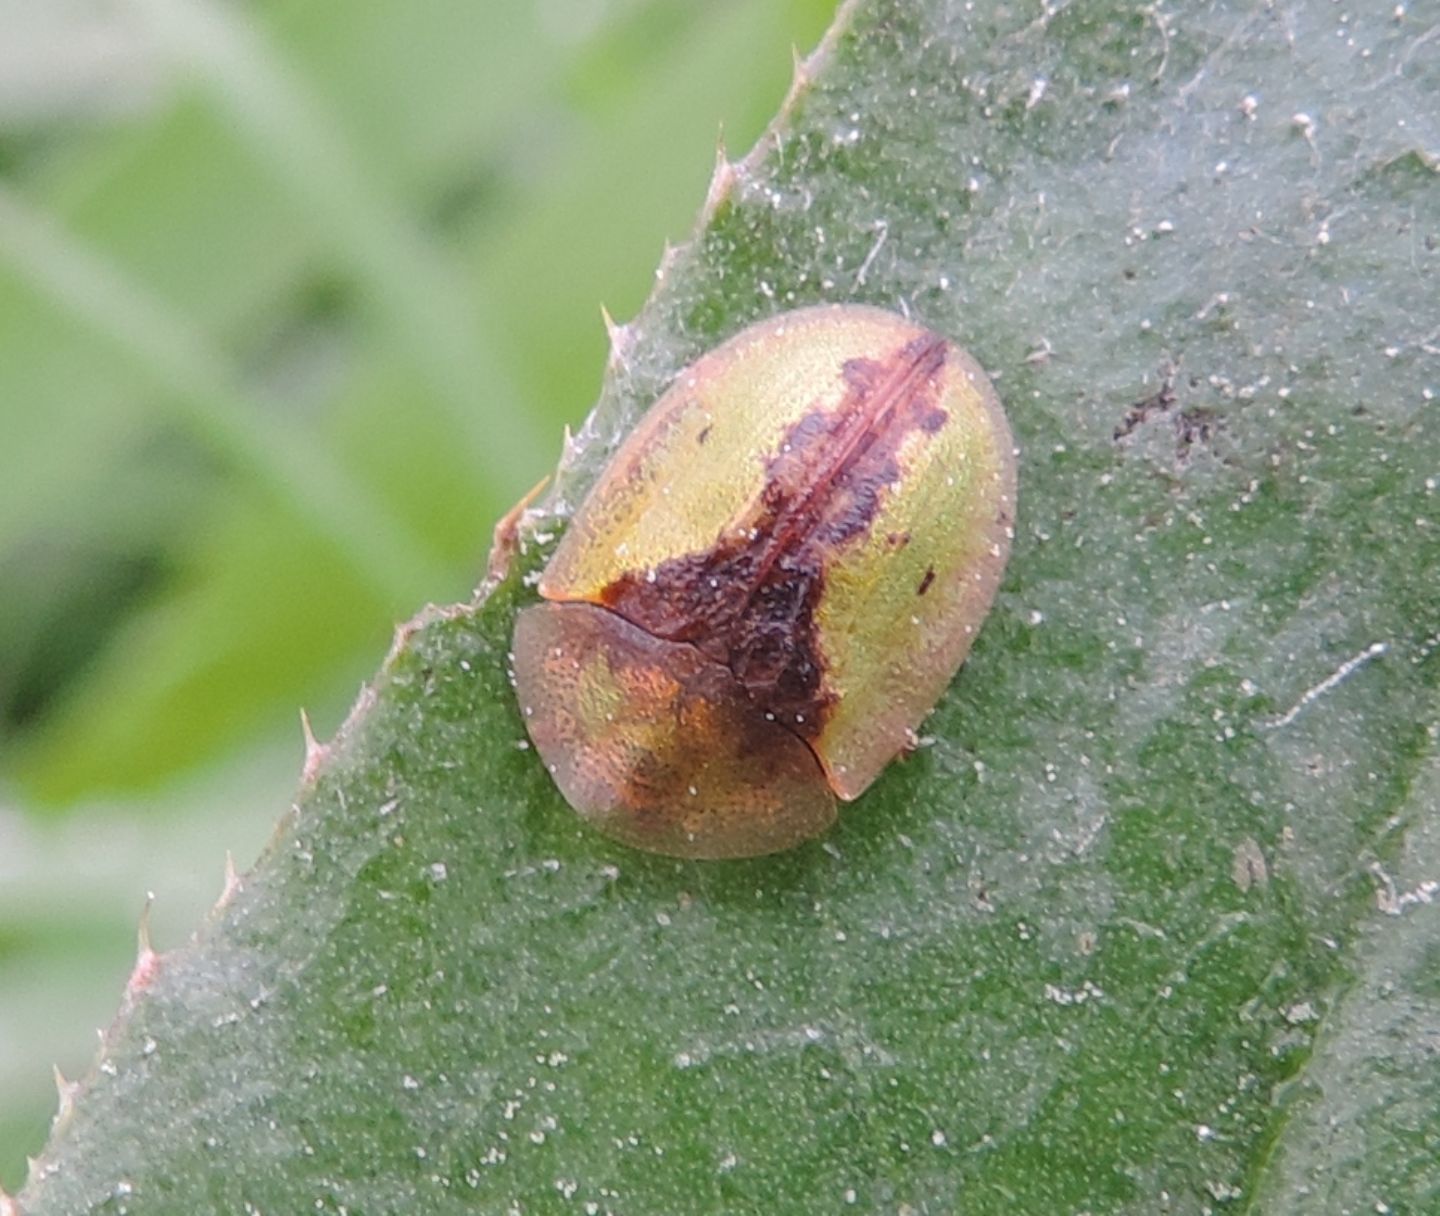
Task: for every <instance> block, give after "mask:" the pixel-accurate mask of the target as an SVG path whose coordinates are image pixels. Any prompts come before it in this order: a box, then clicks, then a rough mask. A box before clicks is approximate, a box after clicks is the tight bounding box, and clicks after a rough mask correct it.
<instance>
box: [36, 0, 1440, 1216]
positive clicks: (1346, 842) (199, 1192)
mask: <svg viewBox="0 0 1440 1216" xmlns="http://www.w3.org/2000/svg"><path fill="white" fill-rule="evenodd" d="M1435 29H1436V27H1435V26H1434V25H1433V22H1432V24H1430V25H1428V26H1427V25H1426V24H1425V21H1424V18H1421V17H1417V16H1415V15H1413V14H1409V13H1406V12H1404V11H1402V10H1398V9H1397V10H1395V11H1394V12H1387V13H1384V14H1380V13H1378V12H1371V11H1367V12H1363V13H1353V12H1352V13H1343V12H1341V11H1340V10H1337V9H1334V8H1332V7H1329V6H1325V7H1320V6H1299V7H1296V8H1292V9H1287V10H1284V11H1283V12H1282V11H1279V10H1276V9H1273V8H1270V7H1264V6H1252V5H1248V4H1244V3H1239V2H1238V0H1237V2H1232V3H1219V2H1214V3H1200V2H1199V0H1196V2H1194V3H1189V4H1184V5H1180V6H1177V8H1176V9H1175V10H1173V11H1172V10H1170V9H1168V8H1165V9H1162V8H1159V7H1156V6H1153V5H1145V6H1140V5H1135V4H1122V3H1118V2H1113V0H1112V2H1107V3H1096V4H1091V5H1083V6H1082V5H1076V6H1073V7H1071V8H1068V9H1064V10H1058V11H1057V10H1053V9H1045V10H1043V11H1041V12H1040V14H1039V15H1038V16H1032V15H1031V14H1029V13H1028V12H1026V13H1023V14H1022V13H1017V12H1014V11H1012V10H1010V9H1006V8H1000V7H997V8H986V9H985V11H984V12H975V11H972V6H960V5H953V4H949V3H944V2H943V0H927V2H923V3H922V2H919V0H864V2H861V3H856V4H854V5H851V6H848V7H847V16H846V18H845V19H844V20H842V22H841V24H840V25H839V26H838V27H837V29H836V31H835V33H834V34H833V36H832V39H831V41H830V43H829V45H828V48H827V49H826V50H824V51H822V52H821V54H820V55H819V56H818V57H817V59H816V60H813V61H812V62H811V64H810V65H809V68H810V70H813V74H814V75H813V81H812V83H810V84H809V85H808V86H807V87H802V88H800V89H799V90H798V92H797V95H796V97H795V99H794V100H793V102H792V104H790V105H789V106H788V107H787V109H786V111H785V112H784V113H783V114H782V115H781V117H780V119H779V120H778V122H777V125H776V127H775V128H774V129H773V131H772V132H771V134H770V135H769V136H767V137H766V138H765V139H764V140H763V141H762V142H761V144H760V145H759V146H758V147H757V149H756V150H755V152H754V153H752V154H751V156H749V157H748V158H747V159H746V160H745V161H743V162H741V163H740V164H739V165H738V166H736V176H735V178H734V180H733V182H729V184H728V188H723V189H719V190H717V191H716V192H715V194H714V195H712V202H711V205H710V206H709V207H707V210H706V213H705V216H704V219H703V224H702V228H701V230H700V232H699V235H698V237H697V239H696V241H695V242H694V243H693V244H692V245H690V246H688V247H686V248H685V249H683V250H682V251H681V252H680V253H679V255H678V256H676V257H674V258H672V259H669V260H668V261H667V263H666V265H665V266H664V267H663V277H662V280H661V283H660V286H659V288H658V289H657V292H656V294H655V295H654V296H653V297H652V299H651V301H650V303H649V304H648V305H647V307H646V308H645V310H644V311H643V312H642V314H641V315H640V317H639V318H638V319H637V321H636V322H635V323H634V325H633V326H632V327H630V328H629V329H628V330H627V331H625V332H624V333H623V334H622V344H621V346H620V347H619V348H618V352H619V355H620V357H619V358H618V360H617V362H616V364H615V368H614V371H613V373H612V375H611V376H610V377H609V378H608V380H607V383H606V386H605V390H604V392H603V394H602V399H601V402H600V405H599V407H598V409H597V411H596V413H595V415H594V416H593V417H592V419H591V421H590V422H589V423H588V424H587V427H586V428H585V431H584V433H583V434H582V436H581V437H580V440H579V443H578V444H577V447H576V451H575V454H574V458H573V460H571V461H570V462H569V464H568V466H567V467H566V468H565V469H564V470H562V473H561V475H560V479H559V481H558V484H557V486H556V488H555V491H554V493H553V494H552V496H551V498H550V499H549V500H548V502H547V503H546V504H544V505H543V506H542V508H541V509H540V510H539V512H537V513H536V514H535V515H534V516H532V517H531V519H530V525H531V526H530V531H529V533H528V535H529V537H530V539H531V541H532V542H533V543H532V544H531V545H530V546H529V548H528V549H527V552H526V553H525V554H524V555H523V558H522V560H521V561H520V562H519V563H518V566H519V569H517V571H516V572H515V573H514V574H513V575H512V577H511V578H510V579H509V580H508V581H507V582H505V583H504V584H503V585H502V586H501V587H500V588H499V589H498V590H497V591H496V592H495V593H494V594H492V595H491V596H490V597H489V598H488V599H487V600H484V601H483V602H482V603H480V604H478V605H476V606H470V607H459V608H455V609H451V610H446V611H432V612H430V613H427V614H426V615H424V616H423V617H422V618H421V619H420V620H419V621H418V622H417V624H416V625H415V626H414V627H413V629H412V630H410V631H408V632H407V633H406V634H405V635H404V636H403V637H402V638H401V640H400V642H399V644H398V645H397V648H396V650H395V651H394V653H393V654H392V656H391V658H390V660H389V661H388V662H387V663H386V665H385V667H384V669H383V671H382V673H381V675H380V677H379V678H378V679H377V681H376V682H375V684H374V686H373V689H372V691H371V692H369V693H367V694H366V695H365V696H364V697H362V699H361V702H360V704H359V705H358V706H357V708H356V711H355V713H354V714H353V715H352V717H351V719H350V721H349V723H348V724H347V726H346V727H345V728H344V729H343V730H342V732H341V734H340V736H339V738H338V739H337V741H336V742H335V744H333V745H332V747H331V748H329V749H327V750H326V751H325V752H324V753H323V754H321V755H317V756H316V757H315V758H314V763H313V764H312V765H311V766H310V771H309V775H308V776H307V779H306V781H305V783H304V784H303V786H302V789H301V792H300V795H299V797H298V799H297V801H296V805H295V807H294V809H293V810H292V812H291V813H290V814H289V815H288V816H287V817H286V818H285V819H284V820H283V821H282V824H281V826H280V828H279V829H278V832H277V836H276V838H275V841H274V843H273V845H272V847H271V849H270V850H269V852H268V853H267V855H266V856H265V857H264V858H263V859H262V861H261V863H260V864H259V865H258V866H257V867H256V869H255V871H254V872H253V873H252V874H250V875H249V876H247V877H246V879H245V880H244V882H243V884H242V885H241V887H240V888H239V889H238V890H236V891H234V892H232V893H231V894H230V896H229V897H228V899H227V900H226V901H224V903H223V906H221V907H219V908H217V911H216V913H215V915H214V916H213V917H212V918H211V920H210V921H209V922H208V923H207V924H206V925H205V926H204V927H203V928H202V930H201V932H200V934H199V936H198V939H197V941H196V942H195V943H194V944H192V945H188V946H185V947H182V948H181V949H179V950H176V951H174V952H172V953H168V954H165V955H162V956H159V957H150V956H145V957H143V958H142V962H141V965H140V966H139V967H138V969H137V971H136V974H135V976H134V977H133V978H132V980H131V984H130V987H129V989H128V990H127V995H126V998H125V1003H124V1005H123V1008H122V1012H121V1016H120V1018H119V1020H118V1021H117V1022H116V1024H115V1025H114V1026H113V1027H112V1028H111V1030H110V1031H109V1033H108V1035H107V1036H106V1041H105V1046H104V1049H103V1055H102V1060H101V1063H100V1065H99V1067H98V1069H97V1071H96V1072H95V1073H94V1074H93V1075H92V1076H91V1077H90V1078H88V1079H87V1080H86V1081H85V1082H84V1084H83V1085H82V1087H81V1089H80V1092H79V1093H78V1095H77V1096H76V1105H75V1109H74V1110H73V1112H67V1113H65V1114H64V1115H63V1116H62V1118H61V1119H60V1121H59V1125H58V1126H57V1129H56V1132H55V1135H54V1137H53V1139H52V1142H51V1145H50V1147H49V1148H48V1149H47V1150H46V1153H45V1155H44V1157H43V1158H42V1159H41V1161H40V1163H39V1165H38V1167H37V1172H36V1174H35V1175H34V1177H33V1178H32V1181H31V1183H30V1185H29V1187H28V1189H27V1190H26V1191H25V1192H24V1193H23V1194H22V1196H21V1197H20V1206H21V1209H22V1211H24V1212H25V1213H26V1214H27V1216H37V1214H44V1213H60V1212H85V1211H97V1212H98V1211H114V1212H120V1211H128V1212H138V1211H170V1210H174V1211H185V1212H199V1211H227V1212H228V1211H241V1210H247V1208H246V1205H249V1210H257V1211H261V1212H282V1211H285V1212H290V1211H295V1212H298V1211H311V1210H319V1211H337V1212H338V1211H341V1210H343V1211H348V1212H380V1211H400V1210H405V1211H426V1212H430V1211H461V1210H483V1211H508V1210H516V1211H524V1212H530V1211H545V1210H557V1211H569V1210H581V1211H596V1212H599V1211H616V1212H620V1211H623V1212H680V1211H686V1212H688V1211H722V1210H723V1211H748V1210H761V1211H780V1212H805V1211H814V1212H833V1211H836V1210H843V1209H844V1208H845V1207H846V1206H847V1205H850V1204H853V1205H854V1206H855V1207H856V1208H857V1209H858V1210H877V1211H906V1210H908V1211H912V1212H920V1211H934V1212H950V1211H965V1212H967V1213H986V1212H997V1213H999V1212H1005V1213H1013V1212H1037V1213H1038V1212H1046V1213H1050V1212H1079V1211H1088V1212H1097V1213H1098V1212H1135V1213H1152V1212H1157V1211H1173V1212H1196V1213H1198V1212H1205V1211H1218V1210H1237V1211H1244V1210H1252V1211H1277V1212H1281V1211H1283V1212H1289V1211H1311V1210H1313V1211H1326V1212H1330V1211H1393V1212H1407V1211H1414V1212H1419V1211H1426V1210H1433V1209H1434V1207H1435V1204H1436V1203H1437V1201H1440V1153H1437V1149H1440V1118H1437V1115H1436V1111H1435V1106H1434V1099H1433V1095H1434V1094H1435V1093H1436V1092H1440V1054H1437V1052H1436V1051H1435V1044H1434V1041H1433V1038H1434V1026H1435V1025H1436V1024H1437V1018H1440V988H1437V986H1436V983H1435V980H1434V976H1435V974H1436V964H1437V961H1440V899H1437V894H1440V890H1437V886H1436V883H1437V881H1440V852H1437V843H1436V833H1437V830H1440V827H1437V821H1436V811H1435V807H1436V797H1437V793H1440V781H1437V774H1440V768H1437V760H1436V750H1437V737H1440V725H1437V722H1440V718H1437V710H1440V697H1437V682H1440V657H1437V652H1440V597H1437V594H1436V588H1437V586H1440V430H1437V428H1436V426H1435V423H1434V421H1433V412H1434V409H1435V407H1434V405H1433V398H1434V395H1435V392H1436V391H1437V388H1440V366H1437V355H1436V348H1437V333H1440V307H1437V300H1440V291H1437V282H1436V280H1437V261H1440V181H1437V172H1436V164H1437V149H1440V129H1437V128H1440V114H1437V109H1436V106H1435V103H1434V98H1435V96H1436V95H1437V90H1440V68H1437V61H1436V59H1435V57H1434V56H1433V55H1428V54H1427V53H1426V48H1427V46H1429V45H1430V44H1431V43H1433V40H1434V37H1435ZM727 179H728V174H724V173H722V175H721V178H720V179H719V180H720V184H721V186H722V187H725V186H726V182H727ZM821 299H847V300H864V301H869V302H873V303H877V304H883V305H886V306H889V307H893V308H903V309H905V310H908V311H909V312H911V313H912V314H914V315H916V316H917V317H920V318H922V319H923V320H925V321H926V322H927V323H929V324H930V325H932V326H934V327H935V328H937V329H939V330H942V331H944V332H946V333H949V334H952V335H954V336H956V337H957V338H958V339H960V340H961V341H963V342H964V343H965V344H966V345H967V346H968V347H969V348H970V349H971V350H973V351H974V352H975V353H976V354H977V356H978V357H979V358H980V360H981V361H982V362H983V363H984V364H985V366H986V367H987V368H989V369H991V371H992V372H993V373H994V374H995V375H996V377H997V384H998V387H999V389H1000V393H1001V396H1002V398H1003V399H1004V400H1005V402H1006V404H1007V408H1008V410H1009V413H1010V417H1011V420H1012V423H1013V425H1014V427H1015V429H1016V432H1017V436H1018V439H1019V443H1020V446H1021V451H1022V455H1021V483H1020V485H1021V490H1020V520H1019V525H1018V531H1017V536H1016V547H1015V553H1014V557H1013V559H1012V562H1011V566H1010V571H1009V575H1008V577H1007V581H1006V584H1005V587H1004V589H1003V591H1002V593H1001V597H1000V600H999V602H998V605H997V607H996V610H995V612H994V614H993V615H992V617H991V619H990V621H989V622H988V624H987V625H986V627H985V629H984V631H983V633H982V635H981V637H980V639H979V641H978V643H977V645H976V648H975V651H974V653H973V655H972V657H971V659H970V660H969V662H968V664H967V665H966V668H965V670H964V671H963V672H962V674H961V676H960V677H959V679H958V680H957V681H956V682H955V684H954V686H953V688H952V689H951V691H950V693H949V695H948V696H947V697H946V698H945V700H944V701H943V702H942V704H941V706H940V708H939V709H938V710H937V712H936V714H935V715H934V717H933V718H932V719H931V720H930V722H929V723H928V724H927V733H928V734H930V735H932V736H933V738H934V743H933V745H932V746H930V747H928V748H925V749H923V750H921V751H920V752H919V753H917V754H916V755H914V756H912V757H910V758H909V759H907V760H906V761H904V762H903V763H899V764H896V765H895V766H893V768H892V769H891V771H890V772H889V773H888V774H887V775H886V776H885V777H884V778H882V780H881V781H880V782H879V783H878V784H877V786H876V787H874V789H873V790H872V791H871V792H870V793H869V794H867V795H866V796H865V797H864V798H863V799H862V800H861V801H859V802H858V803H856V804H854V805H853V806H851V807H849V808H847V810H846V812H845V813H844V815H843V816H842V821H841V824H840V826H839V827H838V828H837V830H836V831H835V832H834V833H833V834H832V835H831V836H830V837H829V838H828V839H827V840H825V841H824V842H822V843H817V844H814V845H811V846H808V847H805V848H802V849H798V850H795V851H793V852H791V853H788V854H785V855H783V856H779V857H774V858H769V859H762V860H757V861H751V862H744V863H728V864H705V863H680V862H675V861H670V860H666V859H659V858H653V857H648V856H643V855H639V854H635V853H632V852H627V851H625V850H624V849H622V848H620V847H618V846H614V845H610V844H608V843H607V842H605V841H604V840H601V839H599V838H597V837H596V836H594V835H593V834H591V833H590V832H589V831H587V830H586V829H584V828H583V827H582V826H581V825H580V824H579V822H578V821H577V820H576V819H575V817H574V816H573V815H571V814H570V813H569V812H568V811H567V810H566V808H565V807H564V805H563V803H562V801H561V800H560V798H559V797H558V795H557V794H556V793H555V791H554V790H553V788H552V787H551V786H550V784H549V782H548V780H547V778H546V776H545V774H544V772H543V770H542V768H541V766H540V765H539V764H538V763H537V761H536V759H535V756H534V754H533V753H532V752H531V751H529V750H528V749H526V748H525V746H524V734H523V729H522V726H521V722H520V719H519V717H518V715H517V713H516V709H515V705H514V702H513V697H512V694H511V692H510V689H509V686H508V683H507V680H506V672H505V668H506V650H507V646H508V639H509V631H510V623H511V619H512V616H513V613H514V611H515V609H516V607H517V605H518V604H520V603H522V602H525V601H527V600H528V599H530V598H532V593H531V592H529V591H527V590H526V589H525V588H524V580H523V579H522V578H521V577H520V575H521V574H522V573H523V572H528V571H531V570H533V569H535V568H536V567H537V565H538V564H539V563H540V561H542V560H543V556H544V552H545V548H546V544H547V543H548V542H547V540H546V538H548V537H550V536H551V535H552V534H553V532H554V530H555V529H554V527H553V525H555V524H558V523H559V522H561V521H562V520H563V518H564V516H565V514H566V513H567V511H568V510H569V508H570V507H571V506H573V504H574V502H575V500H576V498H577V496H578V495H579V494H580V493H582V492H583V490H584V487H585V485H586V484H587V482H588V480H589V479H590V477H591V476H593V473H594V470H595V469H596V468H597V467H598V466H599V464H600V463H602V462H603V460H604V458H605V456H606V454H607V453H608V452H609V451H610V450H611V449H612V448H613V445H614V443H615V442H616V441H617V439H618V438H619V437H620V436H621V435H622V434H623V433H624V432H625V430H626V429H627V428H628V426H629V425H630V424H631V423H632V422H633V420H634V419H635V418H636V417H637V416H638V414H639V412H640V411H641V410H642V409H643V408H644V406H645V405H646V404H647V403H648V402H649V401H650V400H652V399H653V398H654V396H655V395H656V393H657V391H658V390H659V389H660V388H661V387H662V386H663V385H664V384H665V383H666V382H667V381H668V380H669V378H670V377H671V376H673V375H674V373H675V372H676V371H677V370H678V369H679V368H680V367H681V366H683V364H684V363H685V362H686V361H688V360H689V359H690V358H691V357H693V356H694V355H696V354H697V353H699V352H700V351H701V350H702V349H704V348H705V347H706V346H708V345H710V344H712V343H713V342H715V341H716V340H718V339H720V338H722V337H724V336H726V335H728V334H730V333H733V332H734V331H735V330H736V329H738V328H739V327H741V326H742V325H744V324H745V323H747V322H749V321H751V320H754V319H756V318H758V317H761V316H765V315H769V314H770V313H772V312H773V311H775V310H777V309H779V308H782V307H789V306H792V305H795V304H801V303H807V302H811V301H815V300H821ZM557 353H558V352H557Z"/></svg>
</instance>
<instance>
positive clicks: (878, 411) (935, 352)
mask: <svg viewBox="0 0 1440 1216" xmlns="http://www.w3.org/2000/svg"><path fill="white" fill-rule="evenodd" d="M945 361H946V344H945V342H944V340H943V339H941V338H938V337H936V336H935V335H933V334H925V335H922V336H921V337H918V338H915V339H914V340H912V341H910V342H907V343H906V344H905V345H904V346H902V347H900V348H899V349H898V350H896V351H895V352H894V353H893V354H892V355H890V356H889V357H887V358H884V359H850V360H847V361H846V363H845V365H844V367H843V369H842V373H841V374H842V376H843V379H844V382H845V387H846V392H845V394H844V396H843V398H842V399H841V401H840V403H839V405H838V406H837V407H835V408H834V409H833V410H828V411H827V410H820V409H814V410H812V411H810V412H809V413H807V414H805V415H804V416H802V417H801V418H799V419H798V420H797V421H796V422H795V423H794V424H793V425H792V426H791V427H790V428H789V429H788V431H787V432H786V433H785V435H784V436H782V438H781V442H780V443H779V445H778V448H777V450H776V451H774V452H773V453H772V454H771V455H770V457H769V458H768V460H767V461H766V474H767V479H766V483H765V488H764V491H763V492H762V494H761V496H760V500H759V502H758V503H757V504H756V505H755V507H754V508H753V510H752V511H751V513H750V515H749V516H748V517H746V518H744V519H741V520H738V521H736V524H735V526H734V527H732V528H731V529H729V530H727V532H726V533H725V534H723V535H721V536H720V537H718V538H717V540H716V543H715V544H714V546H712V547H711V548H710V549H709V550H706V551H704V552H699V553H690V554H685V555H684V556H682V557H676V558H671V559H670V560H669V561H666V562H663V563H661V564H660V565H659V566H658V567H656V568H655V569H654V570H653V571H645V570H641V571H631V572H628V573H626V574H624V575H622V576H621V577H620V578H618V579H616V580H615V581H614V582H612V583H610V584H609V585H608V586H606V587H605V588H603V589H602V591H601V593H600V597H599V602H600V603H601V604H603V605H604V606H606V607H608V608H611V609H613V610H614V611H616V612H618V613H619V614H620V615H621V616H623V617H624V618H625V619H627V620H629V621H631V622H632V623H634V624H636V625H638V626H639V627H640V628H642V629H645V630H646V631H647V632H649V633H652V634H654V635H655V636H656V637H661V638H666V639H669V640H671V641H677V642H689V643H691V644H692V645H694V646H695V647H697V648H698V649H699V650H700V651H701V652H702V653H703V654H705V655H706V656H708V657H710V658H712V659H714V660H715V661H717V662H720V663H723V664H725V665H726V666H727V667H729V669H730V670H731V671H732V672H733V673H734V675H735V677H736V679H737V680H738V681H739V682H740V684H741V685H742V686H743V687H744V689H745V690H746V692H747V694H748V695H749V696H750V699H751V700H752V701H753V702H754V704H755V705H757V706H758V707H759V708H760V709H761V710H763V711H764V712H765V713H767V714H772V715H773V716H774V718H775V719H776V720H777V721H778V722H780V723H782V724H783V725H785V726H787V727H789V728H790V729H792V730H794V731H795V732H796V733H798V734H800V735H801V736H802V737H805V738H814V737H815V736H817V735H818V734H819V733H820V731H821V728H822V727H823V725H824V722H825V718H826V716H827V711H828V709H829V700H830V695H829V694H827V693H826V692H825V691H824V688H823V677H824V667H825V657H824V655H823V654H822V653H821V651H820V646H819V639H818V636H817V629H816V624H815V613H816V609H817V607H818V606H819V604H820V601H821V599H822V597H823V594H824V590H825V574H826V568H827V566H828V564H829V562H830V561H831V560H832V559H833V558H834V557H835V556H836V555H837V553H838V552H839V550H840V549H842V548H843V546H845V545H846V544H849V543H851V542H854V541H856V540H857V539H859V538H861V537H863V536H864V535H865V534H866V533H867V532H868V531H869V528H870V526H871V524H872V523H873V521H874V520H875V518H876V515H877V514H878V513H879V511H880V509H881V506H882V504H883V500H884V496H885V494H886V492H887V491H888V490H889V489H890V487H892V486H894V485H895V484H896V482H898V481H899V478H900V465H899V450H900V447H901V444H902V443H903V442H904V441H905V439H906V437H907V436H909V435H911V434H913V433H915V432H917V431H918V432H921V433H923V434H927V435H932V434H934V433H935V432H936V431H938V430H939V429H940V428H941V427H942V426H944V424H945V422H946V421H947V420H948V414H947V413H946V411H945V410H944V409H943V408H941V407H940V405H939V404H938V401H937V400H936V397H937V392H938V383H939V380H940V376H941V373H942V371H943V369H944V367H945ZM907 539H908V538H907Z"/></svg>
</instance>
